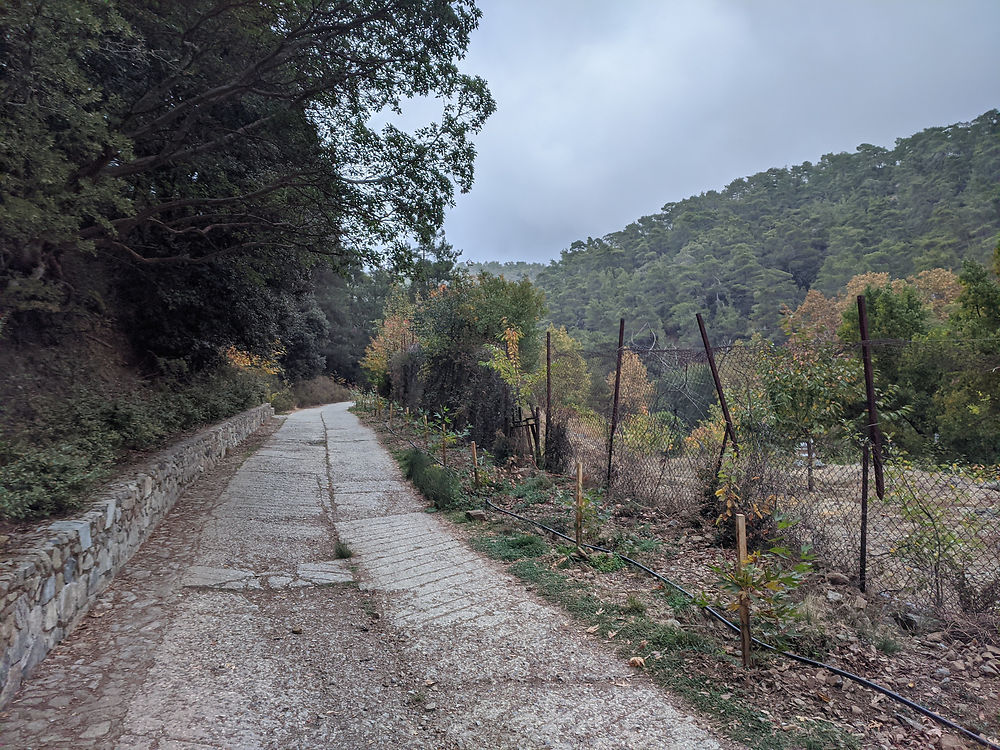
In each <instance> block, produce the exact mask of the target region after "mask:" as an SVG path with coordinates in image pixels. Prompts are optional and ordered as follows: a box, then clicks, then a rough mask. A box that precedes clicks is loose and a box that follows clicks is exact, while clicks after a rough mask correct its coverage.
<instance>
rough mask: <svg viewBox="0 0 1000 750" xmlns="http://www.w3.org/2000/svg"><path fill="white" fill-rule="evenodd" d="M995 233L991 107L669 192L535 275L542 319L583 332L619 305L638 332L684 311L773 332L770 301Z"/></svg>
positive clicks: (681, 328) (997, 146) (980, 251)
mask: <svg viewBox="0 0 1000 750" xmlns="http://www.w3.org/2000/svg"><path fill="white" fill-rule="evenodd" d="M998 233H1000V112H998V111H997V110H995V109H994V110H991V111H989V112H986V113H985V114H983V115H982V116H980V117H978V118H976V119H975V120H974V121H973V122H969V123H958V124H955V125H951V126H948V127H937V128H929V129H927V130H924V131H923V132H921V133H918V134H916V135H913V136H910V137H909V138H900V139H898V140H897V141H896V145H895V147H894V148H892V149H885V148H881V147H878V146H872V145H869V144H862V145H861V146H859V147H858V149H857V151H856V152H854V153H840V154H827V155H825V156H823V157H822V158H821V159H820V160H819V162H817V163H815V164H812V163H810V162H805V163H803V164H800V165H797V166H793V167H790V168H789V167H786V168H774V169H769V170H767V171H766V172H761V173H759V174H755V175H752V176H750V177H746V178H742V179H738V180H734V181H733V182H732V183H730V184H729V185H727V186H726V187H725V188H724V189H723V190H721V191H710V192H707V193H704V194H702V195H699V196H694V197H691V198H686V199H684V200H681V201H678V202H676V203H668V204H667V205H666V206H664V207H663V210H662V212H660V213H657V214H653V215H651V216H644V217H642V218H641V219H639V220H638V221H636V222H635V223H633V224H630V225H629V226H627V227H625V228H624V229H622V230H620V231H618V232H614V233H612V234H609V235H607V236H606V237H603V238H600V239H593V238H588V239H587V240H586V241H585V242H584V241H577V242H575V243H573V245H572V246H571V247H570V249H568V250H566V251H563V253H562V256H561V258H560V259H559V260H558V261H555V262H553V263H552V264H551V265H550V266H548V267H547V268H546V269H545V270H543V271H542V272H541V273H540V274H539V275H538V279H537V284H538V285H539V286H540V287H541V288H542V289H544V290H545V293H546V298H547V302H548V307H549V316H550V318H551V320H552V322H554V323H556V324H557V325H565V326H567V327H568V328H570V329H575V330H576V331H578V332H579V333H580V335H581V337H582V338H583V340H584V341H585V342H596V341H606V340H607V339H610V338H611V337H612V336H613V334H614V332H615V330H616V328H617V320H618V318H619V317H620V316H624V317H625V318H627V319H628V321H629V328H630V330H632V331H643V333H642V334H640V336H641V337H642V338H644V339H646V340H648V341H652V340H653V339H654V338H655V339H656V340H657V341H659V342H661V343H663V342H665V341H677V342H680V343H688V342H692V341H693V340H694V337H695V336H696V335H697V334H696V331H695V328H694V315H695V313H696V312H702V313H704V314H705V315H706V318H707V320H708V322H709V325H710V327H711V330H712V332H713V339H715V340H717V341H719V342H723V341H728V340H732V339H735V338H740V337H743V336H746V335H748V334H750V333H751V332H753V331H761V332H763V333H764V334H765V335H768V336H775V335H778V330H779V329H778V321H779V316H780V310H781V307H782V305H786V304H787V305H790V306H793V307H794V306H795V305H797V304H798V303H799V302H801V300H802V299H803V298H804V296H805V294H806V292H807V291H808V290H810V289H818V290H820V291H823V292H825V293H831V292H834V291H836V290H838V289H840V288H841V287H843V285H844V284H845V282H846V281H847V280H848V279H849V278H850V277H851V276H853V275H855V274H858V273H863V272H866V271H887V272H889V273H890V274H891V275H892V276H893V277H904V276H907V275H909V274H912V273H915V272H918V271H921V270H926V269H930V268H935V267H942V268H949V269H957V268H958V267H959V266H960V265H961V262H962V260H964V259H967V258H968V259H973V260H978V261H984V260H986V258H987V257H988V256H989V254H990V252H991V251H992V249H993V247H994V246H995V245H996V242H997V235H998ZM648 341H647V343H648Z"/></svg>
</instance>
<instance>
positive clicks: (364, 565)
mask: <svg viewBox="0 0 1000 750" xmlns="http://www.w3.org/2000/svg"><path fill="white" fill-rule="evenodd" d="M257 442H258V444H259V443H260V441H259V440H258V441H257ZM244 458H245V459H246V460H245V461H244V460H243V459H244ZM338 535H339V538H340V539H341V540H342V541H343V542H345V543H346V544H347V545H348V546H349V547H351V548H352V550H353V551H354V552H355V556H354V557H353V558H351V559H350V560H349V561H345V560H338V559H337V558H336V548H335V542H336V538H337V536H338ZM2 722H3V723H2V728H0V747H3V748H8V747H10V748H23V749H25V750H27V749H28V748H60V747H67V748H68V747H73V748H87V747H101V748H122V749H125V748H155V749H158V750H166V749H167V748H170V749H175V748H176V749H180V748H191V749H194V748H206V749H207V748H232V749H233V750H236V749H242V748H247V749H249V748H303V749H305V748H310V749H313V748H315V749H316V750H319V749H320V748H323V749H325V748H366V747H382V748H535V747H539V748H540V747H549V748H632V747H634V748H645V747H649V748H692V749H693V748H699V749H700V748H713V747H718V745H717V744H716V743H715V741H713V740H711V739H710V738H709V737H708V735H707V734H706V733H705V732H704V731H703V730H701V729H699V728H698V727H697V726H696V725H695V724H694V722H693V721H692V720H691V719H690V718H688V717H686V716H684V715H682V714H680V713H679V712H678V711H676V710H675V709H674V708H673V707H672V706H671V705H670V704H669V703H668V702H667V700H666V699H665V697H664V696H663V694H662V693H661V692H660V691H659V690H657V689H656V688H655V687H653V686H652V684H651V683H649V682H648V681H647V680H646V679H645V678H643V677H640V676H636V675H634V674H632V673H631V672H630V670H629V669H628V668H627V667H625V666H624V665H622V664H621V663H620V662H619V661H618V660H617V659H615V658H614V657H613V656H611V655H610V654H608V653H605V652H603V651H601V650H600V649H599V647H598V646H597V645H596V644H594V643H592V642H591V641H590V640H589V639H587V638H585V637H583V636H582V634H580V633H579V632H577V629H576V628H574V626H572V625H571V624H570V623H569V621H568V618H567V617H565V616H564V615H563V614H562V613H560V612H558V611H557V610H554V609H552V608H550V607H548V606H546V605H543V604H541V603H538V602H537V601H535V600H534V599H532V598H531V596H530V595H529V594H528V593H527V592H526V591H524V589H523V588H522V587H520V586H519V585H518V584H517V583H516V582H515V581H514V580H513V579H511V578H509V577H508V576H507V575H506V574H504V573H503V572H502V571H501V570H500V569H499V568H498V567H496V566H495V565H493V564H492V563H491V562H489V561H486V560H483V559H481V558H480V557H478V556H477V555H475V554H474V553H472V552H471V551H470V550H469V549H468V548H467V547H465V546H464V545H463V544H461V543H460V542H458V541H457V540H456V539H455V538H454V537H452V536H451V535H450V534H449V532H448V530H447V528H446V527H445V526H444V525H443V524H442V523H440V522H438V521H437V519H436V518H434V517H433V516H430V515H428V514H426V513H424V512H423V510H422V504H421V503H420V502H419V501H418V499H417V498H416V497H414V495H413V493H412V491H411V490H410V489H409V487H408V486H407V485H406V484H405V483H404V482H403V481H402V480H401V479H400V478H399V474H398V470H397V469H396V467H395V465H394V463H393V461H392V459H391V457H390V456H389V455H388V454H387V453H386V452H385V450H383V449H382V448H381V447H380V446H379V445H378V443H377V442H376V440H375V437H374V435H373V434H372V433H371V431H369V430H367V429H366V428H364V427H362V426H361V425H360V424H359V423H358V421H357V420H356V419H355V417H354V416H353V415H351V414H350V413H348V412H347V410H346V405H344V404H340V405H334V406H328V407H322V408H320V409H310V410H306V411H301V412H297V413H295V414H293V415H291V416H290V417H288V418H287V420H286V421H285V423H284V424H283V425H282V426H281V428H280V429H279V430H278V431H277V432H275V433H274V434H273V435H271V436H270V437H268V438H267V440H266V442H264V443H263V445H262V446H261V447H259V449H257V450H256V451H255V452H254V453H253V454H252V455H250V456H249V457H246V452H244V454H243V455H241V456H238V457H233V458H231V459H230V460H229V461H228V462H227V464H226V465H224V466H223V467H221V468H220V469H219V470H218V471H216V472H214V473H213V474H212V476H210V477H206V478H204V479H202V480H201V481H200V482H199V483H198V486H197V487H195V488H193V489H192V490H191V491H189V492H188V493H187V494H186V495H185V497H184V498H183V499H182V500H181V501H180V502H179V503H178V505H177V507H176V508H175V510H174V511H173V512H172V513H171V514H170V516H169V517H168V518H167V519H166V521H165V522H164V523H163V524H162V525H161V527H160V528H159V529H158V530H157V531H156V533H155V534H154V535H153V537H152V538H151V539H150V540H149V541H148V542H147V543H146V544H145V545H144V546H143V548H142V549H141V550H140V552H139V554H137V555H136V557H135V558H134V559H133V560H132V562H131V563H130V564H129V565H128V566H126V568H125V569H124V570H123V571H122V573H121V574H120V576H119V578H118V579H117V580H116V582H115V583H114V585H113V586H112V587H111V588H110V589H109V590H108V592H106V593H105V594H104V595H103V596H102V597H101V600H100V601H99V602H98V603H97V604H96V605H95V607H94V610H93V612H92V614H91V615H90V616H88V617H87V618H86V620H85V625H84V626H83V627H81V628H80V629H79V630H78V631H77V632H76V633H74V634H73V635H72V636H71V637H70V638H69V639H68V640H67V641H65V642H64V643H63V644H62V645H61V646H59V647H58V648H57V649H56V650H55V651H53V652H52V654H50V656H49V657H48V659H47V660H46V661H45V662H44V663H43V664H42V665H41V666H40V667H39V668H38V670H37V671H36V672H35V674H34V675H33V677H32V678H31V679H30V680H29V681H28V682H27V684H26V685H25V686H24V687H23V689H22V691H21V693H20V694H19V695H18V697H17V698H16V699H15V701H14V703H13V704H12V705H11V706H10V708H9V709H8V711H7V712H6V716H4V717H2Z"/></svg>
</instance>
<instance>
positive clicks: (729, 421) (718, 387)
mask: <svg viewBox="0 0 1000 750" xmlns="http://www.w3.org/2000/svg"><path fill="white" fill-rule="evenodd" d="M695 318H696V319H697V320H698V330H699V331H701V341H702V343H703V344H704V345H705V355H706V356H707V357H708V367H709V369H710V370H711V371H712V380H713V381H714V382H715V392H716V393H717V394H718V396H719V405H720V406H721V407H722V416H723V417H724V418H725V420H726V436H728V437H729V439H730V440H731V441H732V443H733V452H734V453H735V454H736V455H737V456H739V454H740V446H739V443H737V442H736V427H735V426H734V425H733V418H732V416H731V415H730V413H729V404H728V402H727V401H726V393H725V391H724V390H722V380H721V378H719V368H718V367H716V365H715V354H714V353H713V352H712V345H711V344H709V342H708V331H706V330H705V321H704V319H703V318H702V317H701V313H698V314H697V315H695ZM724 437H725V436H724ZM725 450H726V441H725V439H723V441H722V452H720V453H719V463H720V465H721V463H722V455H723V453H724V452H725ZM716 473H718V471H716Z"/></svg>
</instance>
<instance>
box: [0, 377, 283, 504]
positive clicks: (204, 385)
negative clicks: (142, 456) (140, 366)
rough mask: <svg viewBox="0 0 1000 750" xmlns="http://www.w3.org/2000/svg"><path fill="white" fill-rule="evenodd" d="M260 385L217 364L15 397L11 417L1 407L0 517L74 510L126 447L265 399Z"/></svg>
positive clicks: (147, 445) (163, 438)
mask: <svg viewBox="0 0 1000 750" xmlns="http://www.w3.org/2000/svg"><path fill="white" fill-rule="evenodd" d="M266 391H267V382H266V380H264V379H263V378H261V377H259V376H257V375H255V374H253V373H248V372H243V371H240V370H236V369H234V368H229V367H221V368H219V369H217V370H215V371H214V372H211V373H205V374H202V375H200V376H198V377H195V378H190V379H188V380H185V381H181V380H164V381H161V382H160V383H158V384H157V385H156V386H155V387H142V388H135V389H132V390H129V391H127V392H119V391H114V390H111V386H108V385H106V384H100V383H89V384H86V385H79V386H77V387H76V388H72V389H70V390H68V391H66V392H65V393H59V394H51V395H49V396H47V397H41V398H36V399H33V400H32V401H31V402H30V403H25V404H21V405H19V409H20V413H19V414H18V416H17V417H14V416H13V415H11V414H10V413H9V412H7V410H6V409H4V408H2V407H0V518H2V519H7V520H19V521H20V520H30V519H36V518H42V517H45V516H49V515H56V514H60V513H65V512H68V511H73V510H76V509H78V508H79V507H80V505H81V503H82V501H83V499H84V497H85V496H86V493H87V492H88V491H89V490H91V489H92V488H93V487H94V486H95V485H96V484H97V483H99V482H101V481H103V480H105V479H107V478H108V477H110V476H111V474H112V472H113V470H114V467H115V465H116V464H117V463H120V462H122V461H125V460H127V459H128V457H129V455H130V454H131V453H133V452H135V451H145V450H150V449H156V448H159V447H161V446H162V445H164V444H165V443H166V442H167V440H168V439H170V438H171V437H173V436H175V435H177V434H178V433H181V432H185V431H187V430H191V429H196V428H199V427H202V426H203V425H206V424H211V423H213V422H217V421H220V420H222V419H226V418H227V417H230V416H232V415H234V414H238V413H239V412H241V411H243V410H244V409H248V408H250V407H252V406H256V405H258V404H260V403H263V401H264V396H265V394H266ZM4 412H6V413H4Z"/></svg>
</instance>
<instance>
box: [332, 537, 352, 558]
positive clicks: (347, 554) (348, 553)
mask: <svg viewBox="0 0 1000 750" xmlns="http://www.w3.org/2000/svg"><path fill="white" fill-rule="evenodd" d="M333 554H334V556H335V557H336V558H337V559H338V560H349V559H350V558H352V557H354V550H352V549H351V548H350V547H348V546H347V545H346V544H344V543H343V542H342V541H340V540H339V539H338V540H337V543H336V544H335V545H334V546H333Z"/></svg>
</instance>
